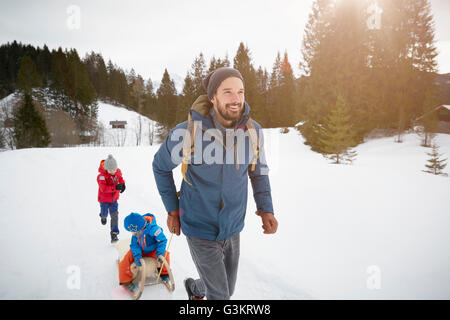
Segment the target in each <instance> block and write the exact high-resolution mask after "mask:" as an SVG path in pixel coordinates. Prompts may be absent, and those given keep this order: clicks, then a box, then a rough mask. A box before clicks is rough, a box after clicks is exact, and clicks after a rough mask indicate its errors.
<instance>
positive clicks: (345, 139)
mask: <svg viewBox="0 0 450 320" xmlns="http://www.w3.org/2000/svg"><path fill="white" fill-rule="evenodd" d="M320 140H321V142H322V152H323V153H324V154H325V156H326V157H327V158H329V159H331V160H334V163H336V164H339V163H342V162H345V161H350V162H351V161H353V158H354V156H356V153H355V152H354V151H351V150H350V147H352V146H353V145H354V144H355V135H354V133H353V128H352V125H351V120H350V110H349V108H348V107H347V105H346V103H345V100H344V99H343V97H342V96H340V95H339V96H338V99H337V101H336V105H335V107H334V108H333V109H331V111H330V114H329V115H328V116H327V119H326V122H325V125H324V127H323V128H322V131H321V139H320Z"/></svg>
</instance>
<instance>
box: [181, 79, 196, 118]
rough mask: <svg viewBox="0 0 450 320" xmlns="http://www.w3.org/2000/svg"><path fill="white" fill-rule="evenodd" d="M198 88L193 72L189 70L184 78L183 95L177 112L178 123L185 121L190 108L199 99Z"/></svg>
mask: <svg viewBox="0 0 450 320" xmlns="http://www.w3.org/2000/svg"><path fill="white" fill-rule="evenodd" d="M197 93H198V90H197V88H196V86H195V84H194V81H193V79H192V77H191V73H190V72H187V74H186V77H185V78H184V85H183V92H182V93H181V97H180V99H179V102H180V103H179V105H178V112H177V120H176V122H177V123H180V122H183V121H185V120H186V119H187V117H188V113H189V110H190V108H191V106H192V104H193V102H194V101H195V99H197V97H198V95H197Z"/></svg>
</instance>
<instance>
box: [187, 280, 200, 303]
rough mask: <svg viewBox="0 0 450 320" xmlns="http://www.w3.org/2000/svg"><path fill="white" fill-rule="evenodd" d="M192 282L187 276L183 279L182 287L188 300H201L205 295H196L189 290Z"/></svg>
mask: <svg viewBox="0 0 450 320" xmlns="http://www.w3.org/2000/svg"><path fill="white" fill-rule="evenodd" d="M193 284H194V279H192V278H187V279H184V288H185V289H186V293H187V295H188V299H189V300H203V299H204V298H205V297H204V296H203V297H197V296H195V295H194V293H193V292H192V290H191V286H192V285H193Z"/></svg>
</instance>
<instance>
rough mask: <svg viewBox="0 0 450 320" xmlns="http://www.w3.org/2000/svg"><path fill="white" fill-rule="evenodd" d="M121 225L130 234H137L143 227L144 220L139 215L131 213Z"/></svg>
mask: <svg viewBox="0 0 450 320" xmlns="http://www.w3.org/2000/svg"><path fill="white" fill-rule="evenodd" d="M123 225H124V227H125V229H126V230H128V231H130V232H138V231H140V230H142V229H143V228H144V227H145V219H144V218H143V217H142V216H141V215H140V214H139V213H136V212H132V213H130V214H129V215H128V216H127V217H126V218H125V220H124V222H123Z"/></svg>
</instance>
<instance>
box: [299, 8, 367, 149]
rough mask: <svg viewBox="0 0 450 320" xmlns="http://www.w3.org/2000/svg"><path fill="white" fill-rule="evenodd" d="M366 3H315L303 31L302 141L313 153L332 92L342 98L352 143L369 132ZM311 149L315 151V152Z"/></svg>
mask: <svg viewBox="0 0 450 320" xmlns="http://www.w3.org/2000/svg"><path fill="white" fill-rule="evenodd" d="M367 18H368V15H367V3H366V2H365V1H359V0H342V1H337V2H336V1H327V0H316V1H315V2H314V4H313V11H312V13H311V14H310V17H309V21H308V23H307V26H306V29H305V36H304V43H303V49H302V54H303V62H302V63H301V68H302V69H303V71H305V73H306V74H307V75H309V77H308V79H307V80H306V83H305V84H304V87H303V88H304V91H303V92H302V94H303V95H304V98H303V101H302V103H304V106H305V116H306V119H305V120H307V126H306V127H305V128H307V130H305V131H303V132H304V134H305V138H306V139H307V141H308V142H309V143H310V144H311V145H312V146H313V149H314V148H316V146H315V145H316V144H317V143H319V139H318V136H317V134H318V132H317V130H314V129H313V128H316V127H320V126H321V125H323V123H324V121H325V119H326V117H327V115H328V113H329V112H330V109H331V108H333V106H334V104H335V101H336V98H337V93H339V94H341V95H342V96H343V98H344V99H345V101H346V103H347V106H348V108H349V110H350V111H349V112H350V117H351V120H352V122H353V123H354V130H355V134H356V137H357V139H358V141H362V139H363V136H364V135H365V133H366V132H368V131H369V130H370V126H369V125H368V119H369V118H370V117H369V115H370V108H369V107H370V101H368V99H367V92H368V91H369V90H370V85H369V80H370V76H369V74H370V73H369V68H368V66H367V59H368V56H369V30H368V27H367ZM316 149H317V148H316Z"/></svg>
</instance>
